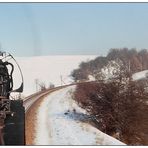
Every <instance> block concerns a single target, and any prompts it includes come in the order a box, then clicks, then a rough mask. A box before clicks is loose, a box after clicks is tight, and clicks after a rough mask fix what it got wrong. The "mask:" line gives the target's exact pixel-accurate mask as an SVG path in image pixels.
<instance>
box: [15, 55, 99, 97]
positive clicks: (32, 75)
mask: <svg viewBox="0 0 148 148" xmlns="http://www.w3.org/2000/svg"><path fill="white" fill-rule="evenodd" d="M95 57H97V56H95V55H67V56H58V55H57V56H56V55H55V56H54V55H53V56H39V57H24V58H23V57H19V58H16V60H17V62H18V63H19V65H20V67H21V69H22V72H23V76H24V92H23V94H24V95H25V96H27V95H30V94H32V93H34V92H36V89H39V85H38V88H36V82H37V81H38V83H42V82H43V83H45V84H46V86H47V87H48V86H49V84H50V83H53V84H55V86H59V85H61V78H62V81H63V82H62V84H69V83H71V82H72V81H73V80H72V78H71V77H69V75H70V73H71V71H72V70H73V69H76V68H78V65H79V64H80V63H81V62H82V61H87V60H91V59H94V58H95ZM13 77H14V83H15V86H17V87H18V86H19V84H20V79H21V77H20V76H19V74H18V71H16V72H15V73H14V76H13Z"/></svg>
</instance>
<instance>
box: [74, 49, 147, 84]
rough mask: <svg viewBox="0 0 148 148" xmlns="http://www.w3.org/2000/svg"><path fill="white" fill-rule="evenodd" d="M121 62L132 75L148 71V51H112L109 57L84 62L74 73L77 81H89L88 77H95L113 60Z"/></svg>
mask: <svg viewBox="0 0 148 148" xmlns="http://www.w3.org/2000/svg"><path fill="white" fill-rule="evenodd" d="M117 59H118V60H121V61H122V63H123V64H124V65H125V66H127V67H129V69H130V72H131V73H135V72H139V71H142V70H146V69H148V50H147V49H142V50H137V49H128V48H122V49H110V51H109V53H108V54H107V56H106V57H105V56H99V57H97V58H95V59H94V60H91V61H88V62H82V63H81V64H80V65H79V68H78V69H75V70H74V71H73V72H72V74H71V75H72V77H73V78H74V80H75V81H77V80H87V79H88V75H94V74H95V73H96V72H99V71H101V69H102V68H103V67H104V66H106V65H107V64H108V62H109V61H112V60H117Z"/></svg>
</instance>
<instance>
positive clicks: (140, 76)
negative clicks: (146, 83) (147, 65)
mask: <svg viewBox="0 0 148 148" xmlns="http://www.w3.org/2000/svg"><path fill="white" fill-rule="evenodd" d="M147 74H148V70H144V71H140V72H137V73H135V74H133V76H132V77H133V80H135V81H136V80H141V79H145V78H146V75H147Z"/></svg>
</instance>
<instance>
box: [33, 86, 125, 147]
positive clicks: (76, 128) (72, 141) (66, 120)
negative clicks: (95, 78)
mask: <svg viewBox="0 0 148 148" xmlns="http://www.w3.org/2000/svg"><path fill="white" fill-rule="evenodd" d="M74 90H75V86H70V87H67V88H64V89H61V90H58V91H56V92H53V93H51V94H50V95H49V96H48V97H46V98H45V99H44V101H43V102H42V104H41V106H40V107H39V111H38V115H37V124H36V125H37V126H36V137H35V140H34V145H125V144H124V143H122V142H120V141H118V140H116V139H114V138H113V137H110V136H108V135H106V134H104V133H102V132H101V131H99V130H98V129H96V128H95V127H93V126H91V125H89V124H88V123H85V122H82V121H81V120H83V121H84V119H85V118H87V116H88V115H87V114H86V112H85V110H84V109H82V108H80V107H79V106H78V105H77V104H76V103H75V101H74V100H73V99H72V94H73V91H74Z"/></svg>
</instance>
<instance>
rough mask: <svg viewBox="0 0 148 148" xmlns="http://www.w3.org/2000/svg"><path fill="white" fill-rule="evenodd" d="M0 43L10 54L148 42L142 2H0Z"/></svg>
mask: <svg viewBox="0 0 148 148" xmlns="http://www.w3.org/2000/svg"><path fill="white" fill-rule="evenodd" d="M0 44H1V46H2V49H4V50H6V51H9V52H11V53H12V54H14V55H15V56H33V55H55V54H56V55H61V54H62V55H69V54H70V55H80V54H82V55H85V54H97V55H103V54H106V53H107V51H108V50H109V49H110V48H122V47H128V48H139V49H142V48H148V3H0Z"/></svg>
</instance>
